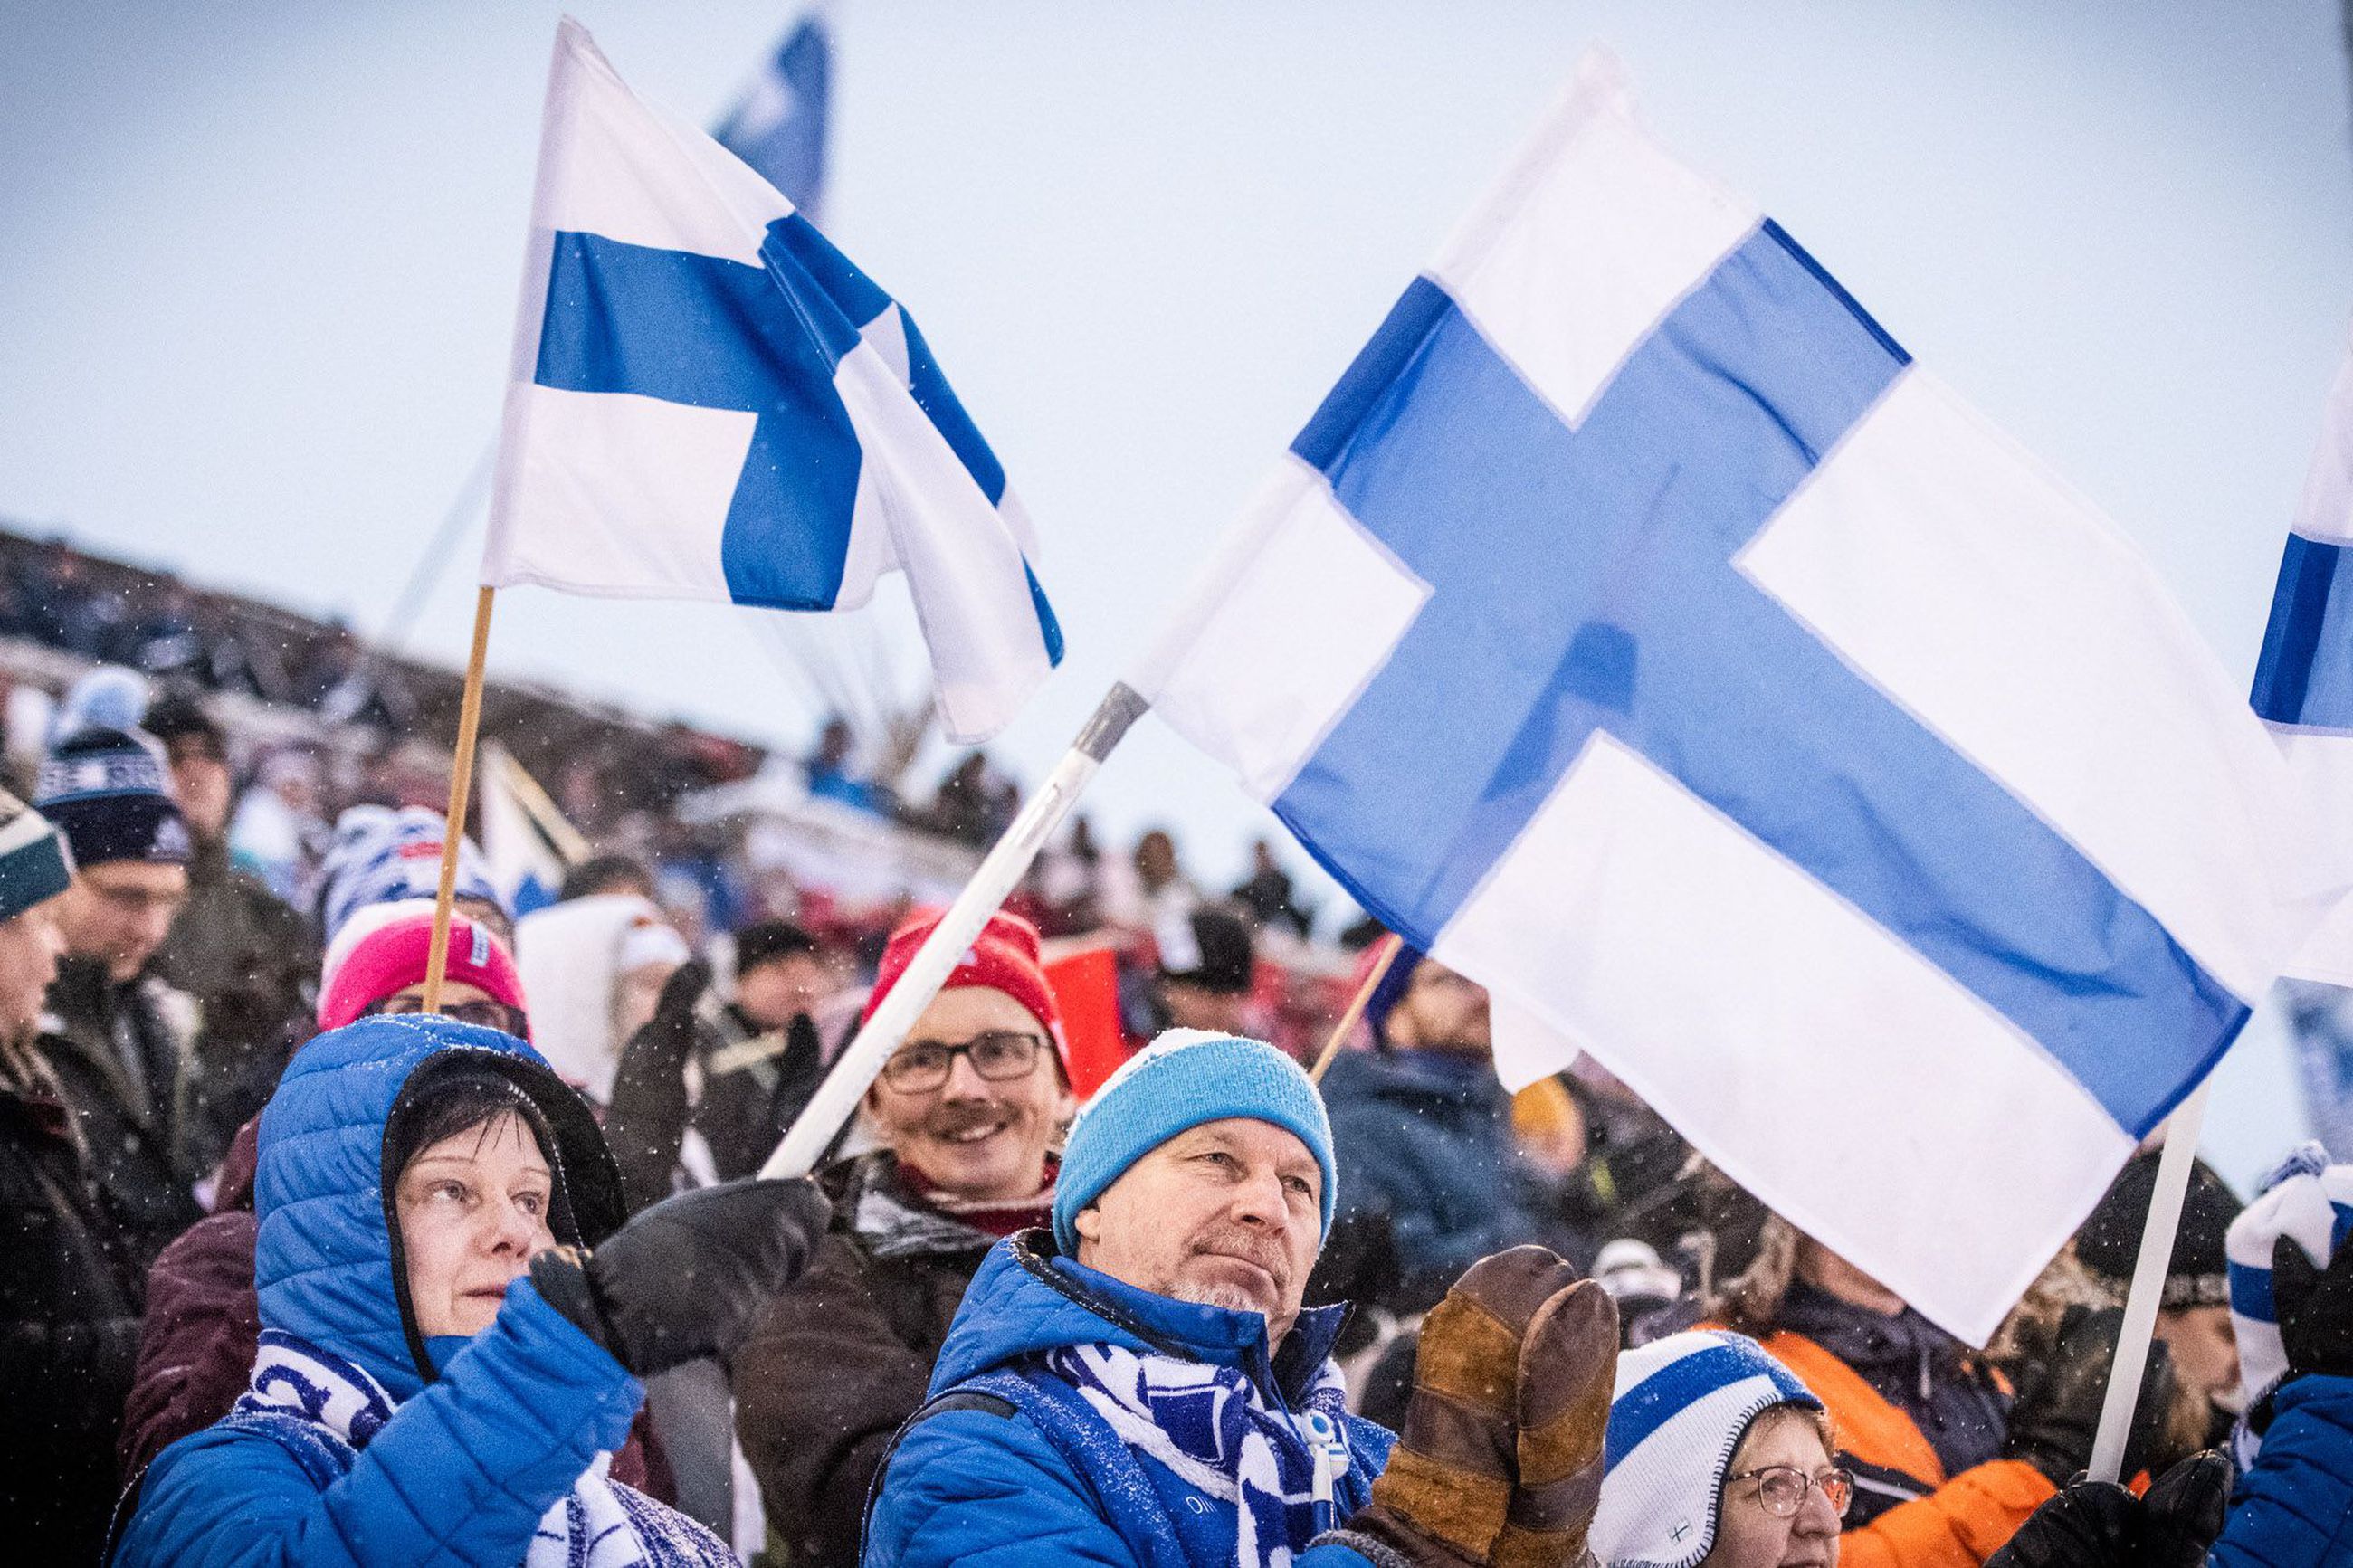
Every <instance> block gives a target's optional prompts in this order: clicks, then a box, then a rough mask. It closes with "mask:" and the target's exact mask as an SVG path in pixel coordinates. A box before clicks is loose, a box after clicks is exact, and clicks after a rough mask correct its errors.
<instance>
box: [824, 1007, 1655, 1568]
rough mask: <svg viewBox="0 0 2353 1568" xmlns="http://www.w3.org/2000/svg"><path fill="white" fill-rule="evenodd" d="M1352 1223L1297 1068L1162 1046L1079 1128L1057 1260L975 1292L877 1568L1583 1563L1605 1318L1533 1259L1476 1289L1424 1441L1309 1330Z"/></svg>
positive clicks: (1460, 1309) (889, 1495)
mask: <svg viewBox="0 0 2353 1568" xmlns="http://www.w3.org/2000/svg"><path fill="white" fill-rule="evenodd" d="M1334 1202H1335V1180H1334V1164H1333V1155H1332V1134H1331V1129H1330V1126H1329V1124H1328V1123H1327V1121H1325V1118H1324V1105H1323V1101H1322V1100H1321V1099H1320V1098H1319V1097H1318V1095H1317V1094H1316V1091H1315V1088H1314V1085H1313V1084H1312V1083H1310V1082H1309V1081H1308V1079H1307V1075H1306V1074H1305V1073H1303V1072H1302V1071H1301V1070H1300V1069H1299V1067H1298V1064H1296V1063H1295V1062H1293V1061H1292V1060H1291V1058H1288V1057H1286V1056H1284V1055H1283V1054H1282V1052H1280V1051H1278V1050H1276V1049H1275V1048H1274V1047H1271V1046H1269V1045H1265V1044H1263V1043H1261V1042H1260V1041H1256V1040H1248V1039H1242V1038H1239V1037H1234V1036H1229V1035H1218V1034H1211V1033H1208V1032H1207V1031H1203V1030H1198V1029H1172V1030H1169V1031H1168V1032H1166V1033H1165V1034H1163V1035H1161V1036H1160V1037H1158V1038H1157V1039H1155V1041H1153V1043H1152V1044H1151V1045H1150V1046H1148V1047H1145V1049H1144V1050H1143V1051H1141V1052H1139V1053H1138V1054H1137V1055H1136V1056H1135V1057H1134V1058H1131V1059H1130V1060H1129V1061H1128V1062H1127V1063H1126V1064H1125V1065H1124V1066H1123V1067H1122V1068H1120V1070H1119V1071H1118V1072H1116V1073H1114V1074H1113V1075H1112V1078H1111V1079H1110V1080H1109V1081H1108V1082H1107V1083H1105V1084H1104V1085H1103V1088H1102V1089H1100V1090H1099V1091H1098V1092H1097V1093H1096V1095H1095V1098H1094V1099H1093V1100H1092V1102H1091V1103H1090V1104H1089V1105H1088V1106H1087V1108H1086V1109H1085V1110H1082V1111H1081V1112H1080V1114H1079V1117H1078V1120H1077V1121H1075V1122H1074V1123H1073V1124H1072V1126H1071V1134H1070V1139H1069V1142H1068V1144H1067V1146H1066V1147H1065V1149H1064V1152H1063V1155H1062V1165H1061V1173H1060V1177H1059V1179H1058V1180H1057V1182H1056V1184H1055V1197H1054V1207H1053V1228H1052V1230H1051V1232H1050V1233H1049V1232H1047V1231H1044V1230H1033V1231H1025V1232H1022V1233H1020V1234H1018V1235H1016V1236H1013V1237H1008V1238H1007V1239H1006V1240H1005V1241H1003V1242H1000V1243H998V1244H997V1247H995V1248H994V1249H993V1250H992V1251H991V1252H990V1253H989V1255H988V1257H987V1259H986V1260H985V1261H984V1262H983V1263H982V1265H981V1267H980V1270H979V1272H978V1273H977V1274H976V1275H975V1276H974V1279H973V1282H972V1285H971V1288H970V1289H968V1290H967V1291H966V1292H965V1298H964V1304H963V1306H962V1307H961V1308H960V1309H959V1310H958V1311H957V1313H956V1318H955V1323H954V1324H953V1325H952V1326H951V1327H950V1329H949V1331H948V1337H947V1341H946V1343H945V1344H944V1346H943V1347H942V1349H941V1351H940V1356H939V1360H938V1363H937V1364H936V1366H935V1367H934V1372H933V1375H932V1384H931V1394H932V1398H931V1401H930V1403H929V1404H927V1405H925V1406H924V1407H923V1409H922V1410H920V1411H918V1412H917V1413H916V1415H914V1417H913V1419H912V1420H911V1421H910V1422H909V1423H908V1425H907V1426H905V1427H904V1428H902V1431H901V1434H900V1438H899V1441H898V1444H897V1446H896V1448H895V1450H894V1452H893V1453H892V1457H891V1458H889V1459H888V1460H887V1461H886V1464H885V1467H884V1468H883V1470H882V1473H881V1484H880V1486H879V1488H878V1489H877V1496H876V1500H875V1503H874V1506H873V1510H872V1513H871V1517H870V1518H869V1521H868V1525H867V1531H866V1547H865V1561H866V1562H867V1563H870V1564H884V1563H892V1564H908V1565H921V1564H928V1563H941V1564H945V1563H976V1562H977V1563H1058V1562H1067V1563H1098V1564H1100V1563H1135V1564H1138V1565H1139V1568H1141V1565H1143V1564H1146V1563H1149V1564H1153V1565H1155V1568H1161V1565H1170V1568H1173V1565H1176V1564H1192V1563H1200V1564H1208V1563H1220V1564H1224V1563H1243V1564H1256V1563H1270V1564H1272V1563H1290V1562H1293V1561H1296V1562H1298V1563H1301V1564H1302V1565H1303V1568H1311V1565H1312V1568H1342V1565H1346V1568H1356V1565H1360V1564H1365V1563H1372V1564H1376V1565H1377V1568H1395V1565H1397V1564H1401V1563H1415V1564H1424V1563H1427V1564H1438V1563H1445V1564H1461V1563H1484V1562H1491V1561H1493V1562H1496V1563H1505V1562H1512V1563H1519V1562H1531V1563H1532V1562H1537V1561H1546V1560H1548V1557H1549V1551H1548V1550H1544V1551H1539V1552H1536V1553H1535V1554H1534V1555H1525V1554H1522V1555H1514V1554H1513V1553H1512V1552H1505V1551H1503V1550H1502V1542H1503V1538H1504V1536H1505V1535H1507V1534H1511V1533H1512V1532H1513V1531H1517V1532H1518V1533H1517V1535H1515V1536H1514V1540H1516V1541H1520V1542H1523V1543H1525V1542H1528V1541H1534V1540H1536V1539H1538V1538H1541V1539H1542V1541H1543V1542H1545V1543H1546V1547H1547V1548H1549V1546H1552V1545H1561V1546H1567V1545H1570V1544H1572V1543H1573V1544H1574V1545H1577V1546H1581V1544H1582V1541H1583V1531H1584V1521H1585V1520H1586V1519H1587V1518H1588V1517H1589V1515H1590V1512H1591V1507H1592V1496H1591V1494H1592V1492H1593V1489H1595V1488H1596V1487H1598V1484H1599V1468H1598V1467H1599V1460H1600V1442H1601V1425H1602V1421H1603V1419H1604V1417H1605V1416H1606V1413H1607V1408H1608V1399H1609V1370H1610V1368H1611V1367H1612V1366H1614V1364H1615V1359H1616V1350H1617V1345H1616V1335H1617V1320H1616V1314H1615V1312H1614V1310H1612V1309H1611V1308H1610V1307H1609V1302H1608V1299H1607V1298H1606V1297H1604V1296H1602V1295H1601V1293H1600V1291H1599V1288H1598V1287H1595V1286H1593V1285H1592V1284H1591V1283H1590V1282H1589V1281H1585V1282H1580V1281H1578V1280H1577V1277H1576V1275H1575V1273H1574V1272H1573V1271H1571V1270H1570V1269H1569V1268H1567V1265H1565V1264H1563V1263H1562V1262H1561V1261H1560V1260H1559V1259H1558V1258H1555V1257H1554V1256H1553V1255H1552V1254H1550V1253H1547V1252H1545V1251H1543V1250H1542V1249H1541V1248H1538V1247H1523V1248H1520V1249H1518V1250H1517V1251H1515V1252H1513V1253H1510V1254H1506V1255H1504V1256H1503V1257H1500V1258H1489V1259H1486V1260H1484V1261H1482V1263H1480V1264H1479V1265H1478V1267H1477V1268H1474V1269H1473V1270H1472V1272H1471V1273H1470V1274H1469V1275H1466V1276H1465V1278H1464V1279H1463V1280H1462V1281H1461V1284H1460V1285H1458V1287H1457V1289H1456V1293H1455V1295H1454V1296H1451V1297H1450V1298H1449V1300H1448V1301H1447V1303H1445V1305H1444V1306H1443V1307H1441V1309H1440V1311H1439V1312H1438V1313H1434V1314H1433V1315H1432V1319H1431V1321H1432V1323H1433V1324H1434V1325H1435V1326H1434V1327H1433V1328H1432V1329H1431V1330H1430V1331H1429V1333H1427V1334H1426V1335H1425V1339H1424V1344H1425V1347H1426V1348H1425V1351H1424V1357H1425V1371H1426V1372H1428V1373H1429V1377H1428V1378H1427V1379H1426V1380H1425V1381H1426V1382H1428V1383H1429V1384H1430V1397H1429V1398H1427V1399H1425V1400H1423V1401H1421V1402H1420V1403H1418V1404H1417V1405H1416V1409H1415V1414H1414V1415H1413V1416H1412V1417H1411V1418H1409V1421H1408V1423H1407V1430H1406V1433H1405V1435H1404V1437H1403V1439H1402V1441H1400V1440H1399V1439H1397V1438H1394V1437H1392V1436H1390V1434H1389V1433H1388V1432H1387V1431H1385V1430H1383V1429H1382V1428H1380V1427H1378V1426H1375V1425H1373V1424H1372V1423H1371V1422H1368V1421H1366V1420H1363V1419H1362V1418H1360V1417H1357V1416H1354V1415H1349V1414H1348V1412H1347V1408H1346V1405H1345V1388H1344V1386H1343V1384H1342V1383H1341V1379H1340V1373H1339V1370H1338V1368H1337V1367H1336V1366H1335V1364H1334V1363H1333V1361H1332V1359H1331V1355H1330V1347H1331V1344H1332V1341H1333V1337H1334V1335H1335V1333H1336V1332H1337V1331H1338V1330H1339V1321H1340V1318H1341V1316H1342V1313H1343V1311H1344V1309H1342V1308H1339V1307H1319V1308H1312V1309H1303V1307H1302V1306H1301V1300H1302V1296H1303V1292H1304V1290H1305V1289H1306V1283H1307V1275H1308V1271H1309V1270H1310V1269H1311V1268H1313V1267H1314V1262H1315V1258H1316V1254H1317V1252H1318V1250H1319V1249H1320V1248H1321V1247H1322V1245H1323V1242H1324V1237H1325V1236H1326V1234H1327V1233H1328V1232H1329V1230H1330V1228H1331V1224H1332V1214H1333V1205H1334ZM1393 1447H1394V1451H1395V1454H1396V1463H1395V1464H1394V1465H1392V1464H1391V1454H1392V1449H1393ZM1569 1555H1570V1557H1573V1556H1574V1552H1573V1551H1572V1552H1570V1553H1569ZM1563 1560H1564V1561H1565V1560H1567V1559H1566V1558H1565V1559H1563Z"/></svg>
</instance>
